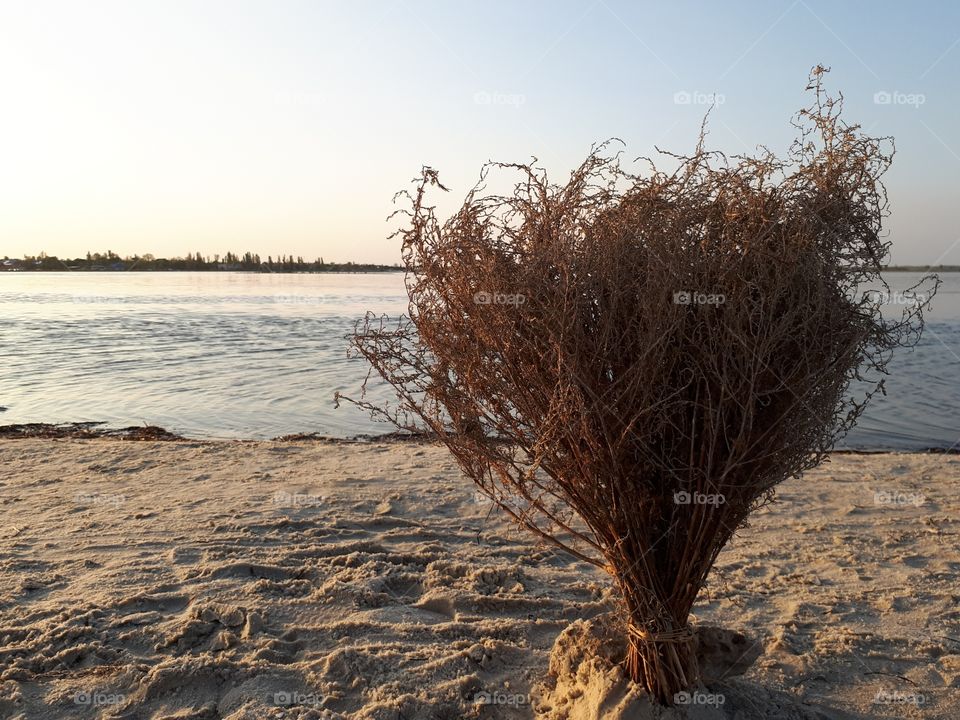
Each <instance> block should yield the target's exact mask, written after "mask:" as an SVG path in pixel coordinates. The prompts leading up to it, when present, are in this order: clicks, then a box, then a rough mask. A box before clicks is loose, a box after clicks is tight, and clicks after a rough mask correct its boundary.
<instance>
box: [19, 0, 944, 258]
mask: <svg viewBox="0 0 960 720" xmlns="http://www.w3.org/2000/svg"><path fill="white" fill-rule="evenodd" d="M818 63H822V64H824V65H828V66H831V67H832V72H831V73H830V74H829V75H828V76H827V84H828V86H829V88H831V89H832V90H840V91H842V92H843V93H844V96H845V98H846V106H845V107H846V110H845V115H846V117H847V119H848V120H849V121H855V122H859V123H861V124H862V125H863V126H864V128H865V129H866V130H867V131H869V133H870V134H873V135H893V136H895V138H896V143H897V155H896V158H895V161H894V165H893V169H892V170H891V172H890V174H889V175H888V177H887V180H888V183H887V184H888V189H889V192H890V200H891V204H892V211H893V216H892V218H891V219H890V221H889V223H888V226H887V227H888V229H889V231H890V239H891V240H892V241H893V243H894V249H893V257H892V260H893V261H894V262H895V263H900V264H933V263H952V264H960V227H958V223H957V222H956V220H955V218H956V212H957V206H958V201H960V198H958V189H960V134H958V128H960V126H958V123H957V118H958V117H960V99H958V77H960V4H958V3H953V2H917V3H894V2H836V0H831V1H829V2H828V1H821V0H795V1H790V0H774V1H771V2H730V3H707V2H697V3H693V2H670V3H666V2H618V1H616V0H596V1H595V2H591V1H590V0H585V1H583V2H552V1H549V2H548V1H547V0H530V1H517V0H513V1H511V2H500V1H494V0H484V1H483V2H473V1H471V2H454V1H452V0H446V1H441V0H369V1H365V2H363V1H351V2H325V1H321V0H317V1H312V2H308V1H292V0H275V1H272V2H266V1H250V0H240V1H238V0H230V1H229V2H226V1H220V0H191V1H189V2H182V1H177V0H173V1H172V0H163V1H162V2H160V1H157V2H150V1H146V0H123V1H116V2H108V1H104V0H90V1H87V2H52V1H48V0H31V1H30V2H14V1H12V0H2V1H0V92H2V100H0V108H2V112H0V257H2V256H5V255H6V256H10V257H21V256H23V255H24V254H31V255H32V254H36V253H39V252H40V251H45V252H47V253H48V254H51V255H59V256H61V257H74V256H79V255H83V254H85V253H86V252H87V251H88V250H93V251H96V250H100V251H105V250H107V249H111V250H113V251H114V252H117V253H119V254H121V255H128V254H135V253H139V254H143V253H148V252H149V253H153V254H154V255H157V256H167V257H172V256H176V255H183V254H186V253H188V252H195V251H201V252H203V253H204V254H208V255H213V254H214V253H220V254H222V253H224V252H226V251H227V250H233V251H238V252H243V251H245V250H250V251H253V252H259V253H260V254H262V255H264V256H266V255H268V254H273V255H277V254H281V253H283V254H294V255H302V256H304V257H305V258H308V259H313V258H315V257H317V256H321V255H322V256H324V258H325V259H326V260H328V261H331V260H333V261H346V260H355V261H361V262H381V263H394V262H397V261H398V260H399V247H398V243H397V241H396V240H388V239H387V235H388V234H389V232H390V230H391V229H392V227H394V226H393V225H391V224H388V223H387V222H386V216H387V215H388V214H389V213H390V212H391V210H392V209H393V206H392V204H391V198H392V196H393V194H394V193H395V192H396V191H397V190H399V189H401V188H404V187H406V186H407V183H408V182H409V180H410V179H412V178H413V176H414V175H416V174H417V173H418V171H419V169H420V167H421V166H422V165H430V166H432V167H434V168H436V169H438V170H439V172H440V177H441V180H442V181H444V183H445V184H446V185H448V186H449V187H451V188H452V192H451V193H449V197H446V198H443V200H442V202H441V204H440V207H441V209H444V210H451V209H453V208H454V206H455V205H456V204H458V203H459V202H460V201H461V200H462V199H463V196H464V195H465V193H466V192H467V191H468V190H469V189H470V187H471V186H472V185H473V183H474V182H475V180H476V178H477V175H478V171H479V169H480V166H481V165H482V163H483V162H485V161H486V160H488V159H495V160H503V161H525V160H527V159H529V158H530V157H531V156H536V157H537V158H538V159H539V163H540V165H542V166H543V167H545V168H547V170H548V171H549V172H550V173H551V176H552V177H553V178H554V179H555V180H562V179H564V178H565V177H566V175H567V173H568V172H569V170H570V169H571V168H572V167H574V166H575V165H577V164H578V163H579V162H580V160H582V158H583V156H584V155H585V153H586V152H587V151H588V150H589V148H590V146H591V144H592V143H594V142H596V141H599V140H603V139H606V138H608V137H611V136H617V137H620V138H622V139H623V140H624V141H625V143H626V151H627V155H628V156H629V157H635V156H639V155H647V154H650V153H652V152H653V146H654V145H658V146H660V147H662V148H666V149H670V150H674V151H677V152H685V151H688V150H690V149H691V148H692V147H693V144H694V142H695V140H696V134H697V131H698V128H699V125H700V122H701V119H702V117H703V115H704V113H705V112H706V110H707V108H708V106H709V104H710V102H711V100H713V101H715V105H716V106H715V108H714V111H713V112H712V114H711V118H710V125H709V129H710V135H709V141H708V144H709V145H710V146H712V147H713V148H715V149H720V150H724V151H726V152H729V153H743V152H752V150H753V148H754V147H755V146H756V145H757V144H761V143H762V144H765V145H767V146H769V147H770V148H771V149H773V150H774V151H776V152H778V153H782V152H785V151H786V149H787V147H788V145H789V142H790V140H791V139H792V137H793V128H791V126H790V122H789V121H790V118H791V116H792V115H793V113H794V112H795V111H796V110H798V109H799V108H800V107H802V106H804V105H805V104H806V103H807V100H808V98H807V97H806V96H805V94H804V86H805V84H806V79H807V75H808V72H809V70H810V68H811V67H812V66H814V65H816V64H818ZM639 167H640V166H638V168H639Z"/></svg>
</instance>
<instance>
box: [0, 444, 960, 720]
mask: <svg viewBox="0 0 960 720" xmlns="http://www.w3.org/2000/svg"><path fill="white" fill-rule="evenodd" d="M0 468H2V473H0V718H17V719H23V720H25V719H33V718H44V719H47V718H52V719H56V718H87V717H89V718H150V719H153V720H159V719H160V718H178V719H180V720H184V719H186V718H195V719H198V720H199V719H201V718H202V719H208V718H210V719H213V718H224V719H227V718H229V720H239V719H241V718H251V719H252V718H301V719H307V718H350V719H351V720H354V719H356V720H360V719H363V720H402V719H404V718H405V719H407V720H414V719H418V720H419V719H420V718H423V719H425V720H428V719H437V720H440V719H445V718H504V719H507V720H509V719H511V718H533V717H537V718H542V719H544V720H586V719H588V718H614V719H617V718H620V719H623V720H629V719H630V718H637V719H639V720H646V719H647V718H653V717H660V718H684V717H691V718H738V719H741V720H748V719H749V718H875V717H876V718H885V717H890V718H894V717H896V718H944V719H948V718H960V585H958V582H957V581H958V576H960V550H958V546H960V512H958V511H960V499H958V496H957V489H958V488H960V483H958V482H957V481H958V475H960V458H958V457H956V456H950V455H929V454H877V455H852V454H850V455H848V454H837V455H834V456H833V457H832V458H831V462H830V463H828V464H827V465H825V466H823V467H822V468H820V469H818V470H817V471H815V472H811V473H809V474H808V475H807V476H805V477H804V478H803V479H801V480H794V481H791V482H789V483H787V484H785V485H784V486H782V489H781V492H780V495H779V501H778V502H777V503H775V504H773V505H772V506H770V507H767V508H765V509H763V510H762V511H760V512H759V513H758V514H757V515H756V517H755V520H754V521H753V523H752V525H751V526H750V527H749V528H746V529H744V530H743V531H742V532H741V533H740V534H739V536H738V537H737V538H735V540H734V541H733V542H732V543H731V545H730V546H729V547H728V548H726V549H725V550H724V552H723V553H722V555H721V556H720V559H719V562H718V571H719V572H717V573H716V574H715V575H714V576H713V579H712V581H711V583H710V584H709V585H708V587H707V588H706V589H705V590H704V592H703V594H702V595H701V598H700V600H699V602H698V604H697V606H696V608H695V620H696V622H697V623H698V624H699V625H700V626H701V627H702V628H708V627H710V626H716V627H719V628H723V629H726V631H728V634H727V635H725V636H723V637H726V638H727V639H730V638H732V637H735V636H734V635H732V634H730V633H733V632H735V631H739V632H740V633H742V638H741V639H745V640H746V643H745V644H746V646H747V660H745V661H744V662H743V663H742V664H743V665H744V666H745V667H742V668H736V669H734V668H731V669H730V670H731V671H730V672H729V673H724V672H717V673H715V675H716V677H713V678H711V680H710V682H708V683H707V684H706V685H704V686H703V687H702V688H700V689H699V690H697V691H696V692H694V693H693V694H692V695H691V696H690V697H689V699H690V701H691V702H690V704H688V705H685V706H683V707H678V708H677V709H673V710H669V711H665V712H662V711H660V710H659V709H657V708H654V707H651V706H650V704H649V703H648V702H647V700H646V698H645V697H644V696H643V694H642V693H640V692H639V691H638V690H637V689H636V688H635V687H632V686H631V685H630V684H629V683H627V682H626V681H625V680H624V678H623V676H622V673H620V669H619V666H618V665H617V659H618V658H617V653H618V652H621V650H620V649H618V648H619V646H620V644H621V641H620V638H619V637H618V634H617V632H616V626H615V624H611V623H612V621H611V616H610V615H609V613H610V612H611V611H612V610H613V609H614V607H615V598H614V597H613V596H612V595H611V593H610V583H609V579H608V578H607V577H606V576H604V575H603V574H602V573H601V572H598V571H597V570H595V569H593V568H592V567H590V566H585V565H584V564H583V563H580V562H578V561H575V560H573V559H571V558H569V557H567V556H565V555H563V554H562V553H560V552H558V551H554V550H552V549H550V548H548V547H539V546H537V545H536V544H534V543H532V542H530V540H529V539H528V537H527V536H526V535H525V534H523V533H522V532H520V531H518V530H515V529H514V528H512V527H511V526H510V524H509V523H508V522H506V521H505V519H504V518H503V517H502V516H501V515H500V514H499V513H498V512H496V511H495V510H493V509H492V508H491V507H490V506H489V505H488V504H487V503H486V502H485V501H484V500H483V499H482V498H478V497H477V496H476V494H475V493H474V491H473V488H472V486H471V485H470V484H469V483H468V482H467V481H466V480H465V479H464V478H463V477H462V476H461V475H460V473H459V471H458V470H457V469H456V466H455V465H454V463H453V462H452V460H451V459H450V458H449V457H448V456H447V454H446V453H445V451H444V450H443V449H442V448H440V447H438V446H434V445H430V444H425V443H366V444H342V443H332V442H215V443H203V442H193V441H177V442H130V441H121V440H109V439H96V440H75V439H63V440H50V439H44V440H37V439H24V440H0ZM702 632H703V633H704V634H703V636H702V637H703V638H708V637H712V636H708V634H707V630H703V631H702ZM716 632H720V633H723V632H724V631H723V630H717V631H716ZM704 642H706V641H705V640H704ZM723 644H724V642H719V646H722V645H723ZM738 655H739V653H738ZM754 658H755V660H754ZM749 660H754V662H753V663H752V664H750V663H749ZM740 672H743V673H744V674H743V675H742V676H739V677H738V676H737V674H738V673H740Z"/></svg>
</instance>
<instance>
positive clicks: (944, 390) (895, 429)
mask: <svg viewBox="0 0 960 720" xmlns="http://www.w3.org/2000/svg"><path fill="white" fill-rule="evenodd" d="M917 279H919V275H915V274H910V273H891V274H890V276H889V278H888V280H889V282H890V284H891V287H892V289H893V290H894V291H896V290H902V289H905V288H908V287H910V286H911V285H912V284H913V283H914V282H915V281H916V280H917ZM941 279H942V280H943V281H944V283H943V286H942V287H941V290H940V293H939V294H938V296H937V298H936V299H935V301H934V307H933V312H932V314H931V315H930V319H929V322H928V325H927V328H928V331H927V332H926V333H925V335H924V338H923V339H922V340H921V343H920V345H919V346H918V347H917V348H916V349H914V350H913V351H912V352H909V351H908V352H903V353H901V354H900V355H899V356H898V357H897V358H895V360H894V361H893V363H892V365H891V370H892V376H891V378H890V379H889V380H888V382H887V396H886V397H880V398H878V399H877V400H876V401H875V403H874V404H873V406H872V407H871V408H870V409H869V411H868V412H867V414H866V416H865V417H864V418H862V419H861V421H860V425H859V427H858V428H857V429H856V430H855V431H854V432H853V433H851V435H850V436H849V437H848V438H847V440H846V441H845V443H844V446H845V447H849V448H861V449H882V448H898V449H919V448H929V447H942V448H947V447H951V446H953V445H954V443H956V442H957V441H958V439H960V414H958V413H957V412H956V409H957V407H958V406H960V383H958V382H957V380H958V378H960V273H944V274H942V275H941ZM893 300H894V301H896V298H895V297H894V298H893ZM892 309H895V308H892ZM368 310H369V311H373V312H375V313H377V314H381V313H383V314H387V315H390V316H394V317H395V316H397V315H399V314H400V313H402V312H404V311H405V310H406V294H405V292H404V286H403V276H402V274H401V273H384V274H358V275H336V274H319V275H279V274H276V275H274V274H247V273H136V272H130V273H120V272H115V273H80V272H65V273H10V272H7V273H0V358H2V365H0V406H4V407H6V408H7V410H6V411H5V412H0V424H6V423H28V422H81V421H95V420H103V421H106V422H108V423H109V424H110V425H112V426H120V425H139V424H143V423H147V424H150V425H160V426H162V427H166V428H167V429H169V430H172V431H174V432H178V433H181V434H184V435H187V436H190V437H204V438H211V437H214V438H271V437H275V436H278V435H284V434H288V433H296V432H319V433H322V434H324V435H330V436H337V437H352V436H355V435H361V434H380V433H384V432H389V431H390V430H391V428H390V426H388V425H385V424H383V423H375V422H373V421H371V420H370V419H369V418H368V417H367V415H366V414H365V413H362V412H360V411H359V410H357V409H356V408H354V407H352V406H350V405H348V404H344V405H342V406H341V407H340V408H339V409H335V408H334V404H333V395H334V393H335V392H336V391H338V390H339V391H343V392H345V393H347V394H353V395H355V394H356V391H357V389H358V388H359V386H360V383H361V382H362V380H363V377H364V375H365V374H366V370H367V368H366V365H365V363H364V362H363V361H362V360H348V359H347V356H346V347H347V343H346V340H345V336H346V335H347V334H349V333H350V332H351V330H352V329H353V325H354V322H355V321H356V320H357V319H358V318H361V317H363V314H364V313H365V312H366V311H368ZM372 397H373V398H374V399H379V398H386V397H388V394H387V391H386V389H385V388H381V389H379V390H375V391H374V393H373V396H372Z"/></svg>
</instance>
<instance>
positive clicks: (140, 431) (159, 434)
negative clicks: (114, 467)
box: [0, 421, 960, 455]
mask: <svg viewBox="0 0 960 720" xmlns="http://www.w3.org/2000/svg"><path fill="white" fill-rule="evenodd" d="M28 439H46V440H63V439H76V440H98V439H104V440H128V441H132V442H178V441H179V442H190V443H265V442H318V443H326V444H333V445H367V444H370V443H388V444H389V443H424V444H429V445H439V444H441V443H440V442H439V441H438V440H437V439H436V438H435V437H434V435H433V434H430V433H420V434H415V435H414V434H409V433H399V432H390V433H382V434H378V435H363V434H361V435H352V436H349V437H339V436H336V435H324V434H322V433H316V432H300V433H291V434H288V435H279V436H277V437H272V438H215V437H214V438H204V437H189V436H186V435H179V434H177V433H174V432H171V431H169V430H167V429H166V428H162V427H158V426H156V425H129V426H125V427H110V426H109V424H108V423H107V422H105V421H87V422H68V423H11V424H7V425H0V440H28ZM830 454H831V455H890V454H898V455H899V454H918V455H960V443H958V444H955V445H953V446H951V447H949V448H940V447H926V448H892V447H890V448H869V449H862V448H852V449H851V448H847V449H843V450H831V451H830Z"/></svg>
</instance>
